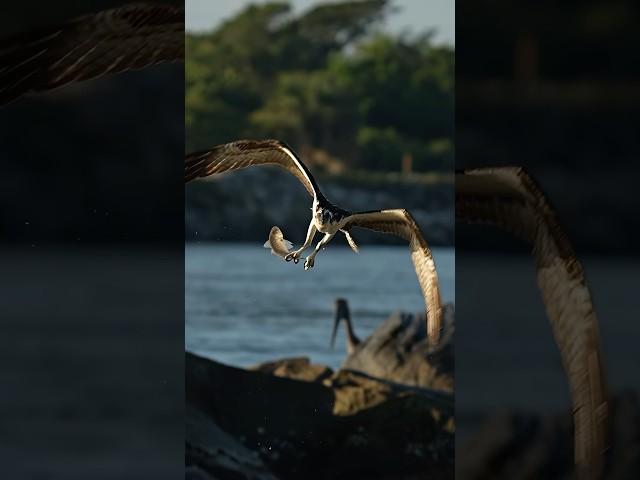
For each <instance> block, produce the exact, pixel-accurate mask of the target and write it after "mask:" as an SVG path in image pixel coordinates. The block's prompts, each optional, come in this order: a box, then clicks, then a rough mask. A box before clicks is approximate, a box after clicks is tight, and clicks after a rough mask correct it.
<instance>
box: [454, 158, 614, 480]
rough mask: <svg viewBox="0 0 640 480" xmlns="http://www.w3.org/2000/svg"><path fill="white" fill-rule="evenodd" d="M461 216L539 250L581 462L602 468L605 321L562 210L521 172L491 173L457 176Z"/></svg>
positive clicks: (541, 275) (542, 283) (541, 278)
mask: <svg viewBox="0 0 640 480" xmlns="http://www.w3.org/2000/svg"><path fill="white" fill-rule="evenodd" d="M456 217H457V218H458V219H459V220H462V221H464V222H469V223H488V224H493V225H497V226H499V227H501V228H503V229H505V230H507V231H510V232H511V233H513V234H515V235H517V236H519V237H521V238H523V239H524V240H527V241H528V242H530V243H531V244H532V245H533V252H534V255H535V258H536V262H537V277H538V286H539V288H540V291H541V293H542V298H543V301H544V304H545V308H546V311H547V315H548V317H549V321H550V322H551V327H552V329H553V334H554V337H555V340H556V343H557V345H558V348H559V349H560V352H561V355H562V361H563V364H564V368H565V370H566V372H567V376H568V378H569V386H570V389H571V398H572V402H573V411H574V423H575V443H576V445H575V459H576V464H577V465H578V466H579V467H583V468H584V469H585V470H586V469H590V470H592V471H593V470H595V471H597V470H599V469H600V468H601V467H602V461H603V457H602V453H603V451H604V449H605V447H606V417H607V398H606V385H605V379H604V371H603V367H602V358H601V350H600V335H599V333H598V321H597V318H596V314H595V312H594V309H593V304H592V301H591V294H590V292H589V288H588V287H587V284H586V280H585V276H584V272H583V270H582V266H581V265H580V263H579V262H578V260H577V258H576V256H575V254H574V252H573V248H572V247H571V244H570V243H569V240H568V238H567V236H566V235H565V233H564V232H563V231H562V229H561V228H560V225H559V223H558V221H557V218H556V214H555V211H554V210H553V208H552V207H551V205H550V204H549V202H548V201H547V199H546V197H545V196H544V194H543V193H542V191H541V190H540V188H539V187H538V185H537V184H536V183H535V181H534V180H533V179H532V178H531V177H530V176H529V175H528V174H527V173H526V172H525V171H524V170H523V169H521V168H511V167H508V168H493V169H492V168H486V169H476V170H468V171H465V172H463V173H459V174H457V175H456Z"/></svg>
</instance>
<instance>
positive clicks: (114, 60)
mask: <svg viewBox="0 0 640 480" xmlns="http://www.w3.org/2000/svg"><path fill="white" fill-rule="evenodd" d="M182 60H184V8H182V7H174V6H170V5H144V4H141V5H131V6H126V7H121V8H116V9H113V10H105V11H102V12H99V13H97V14H93V15H86V16H83V17H79V18H77V19H75V20H71V21H69V22H67V23H65V24H62V25H58V26H56V27H52V28H48V29H44V30H39V31H36V32H30V33H25V34H21V35H18V36H14V37H10V38H8V39H5V40H3V41H1V42H0V104H5V103H8V102H10V101H12V100H15V99H16V98H18V97H20V96H22V95H24V94H26V93H29V92H37V91H44V90H51V89H53V88H56V87H60V86H62V85H65V84H68V83H71V82H79V81H82V80H88V79H91V78H96V77H100V76H102V75H105V74H108V73H116V72H122V71H125V70H135V69H140V68H144V67H146V66H149V65H154V64H157V63H161V62H173V61H182Z"/></svg>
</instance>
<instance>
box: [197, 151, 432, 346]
mask: <svg viewBox="0 0 640 480" xmlns="http://www.w3.org/2000/svg"><path fill="white" fill-rule="evenodd" d="M256 165H277V166H279V167H281V168H284V169H285V170H287V171H288V172H290V173H291V174H293V175H294V176H295V177H296V178H297V179H298V180H299V181H300V182H301V183H302V185H303V186H304V187H305V188H306V190H307V192H309V195H311V197H312V198H313V203H312V206H311V221H310V223H309V228H308V229H307V236H306V240H305V242H304V244H303V245H302V246H301V247H300V248H298V249H297V250H294V251H292V252H290V253H287V254H286V255H285V256H284V258H285V260H287V261H291V260H293V262H294V263H298V261H299V259H300V257H301V255H302V253H303V252H304V250H306V249H307V248H309V246H311V243H312V242H313V239H314V237H315V235H316V233H317V232H320V233H322V234H324V236H323V237H322V239H321V240H320V241H319V242H318V243H317V245H316V247H315V249H314V250H313V252H311V254H310V255H309V256H308V257H307V258H306V259H305V262H304V268H305V270H309V269H310V268H312V267H313V266H314V263H315V258H316V255H318V252H319V251H320V250H321V249H322V248H323V247H324V246H325V245H327V243H329V242H330V241H331V239H332V238H333V237H334V236H335V235H336V234H337V233H338V232H341V233H343V234H344V235H345V236H346V238H347V241H348V242H349V245H350V246H351V248H352V249H353V250H354V251H356V252H357V251H358V247H357V246H356V243H355V241H354V240H353V238H352V237H351V234H350V230H351V229H352V228H353V227H361V228H368V229H370V230H375V231H378V232H383V233H390V234H392V235H396V236H398V237H401V238H403V239H405V240H407V241H408V242H409V247H410V250H411V259H412V261H413V266H414V268H415V271H416V275H417V276H418V281H419V283H420V287H421V289H422V294H423V297H424V300H425V304H426V311H427V331H428V335H429V339H430V341H432V342H433V343H436V342H437V341H438V338H439V336H440V329H441V328H442V316H443V311H442V300H441V298H440V287H439V284H438V274H437V272H436V266H435V263H434V261H433V256H432V254H431V250H430V249H429V246H428V245H427V242H426V241H425V239H424V237H423V236H422V233H421V232H420V228H419V227H418V224H417V223H416V222H415V220H414V219H413V217H412V216H411V214H410V213H409V212H408V211H407V210H403V209H397V210H376V211H369V212H355V213H353V212H349V211H347V210H344V209H342V208H340V207H338V206H336V205H333V204H332V203H331V202H329V201H328V200H327V199H326V198H325V196H324V195H323V194H322V192H321V191H320V188H319V187H318V184H317V183H316V181H315V179H314V178H313V175H311V172H310V171H309V169H308V168H307V167H306V165H305V164H304V163H303V162H302V161H301V160H300V159H299V158H298V156H297V155H296V154H295V153H294V151H293V150H292V149H291V148H290V147H289V146H288V145H287V144H286V143H284V142H280V141H278V140H239V141H236V142H231V143H226V144H223V145H218V146H216V147H213V148H212V149H210V150H205V151H200V152H196V153H191V154H189V155H187V156H186V158H185V183H186V182H190V181H191V180H194V179H196V178H201V177H208V176H210V175H216V174H220V173H223V172H227V171H234V170H240V169H242V168H248V167H252V166H256ZM274 251H276V249H274Z"/></svg>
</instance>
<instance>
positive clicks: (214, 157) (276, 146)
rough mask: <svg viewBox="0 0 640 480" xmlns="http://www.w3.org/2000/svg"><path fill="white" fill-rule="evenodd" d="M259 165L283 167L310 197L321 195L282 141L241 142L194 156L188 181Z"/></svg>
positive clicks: (189, 159)
mask: <svg viewBox="0 0 640 480" xmlns="http://www.w3.org/2000/svg"><path fill="white" fill-rule="evenodd" d="M256 165H277V166H279V167H282V168H284V169H285V170H287V171H288V172H289V173H291V174H293V175H295V177H296V178H297V179H298V180H300V182H301V183H302V184H303V185H304V188H306V189H307V191H308V192H309V195H311V196H312V197H314V198H315V197H316V196H317V195H318V192H319V189H318V185H317V184H316V182H315V179H314V178H313V175H311V172H310V171H309V169H308V168H307V167H306V165H305V164H304V163H302V161H301V160H300V159H299V158H298V156H297V155H296V154H295V153H294V151H293V150H292V149H291V148H290V147H289V146H288V145H287V144H286V143H284V142H280V141H278V140H238V141H236V142H231V143H225V144H223V145H218V146H216V147H213V148H212V149H211V150H205V151H202V152H196V153H191V154H189V155H187V156H186V158H185V167H184V181H185V183H187V182H190V181H191V180H193V179H196V178H200V177H208V176H209V175H216V174H219V173H223V172H232V171H234V170H240V169H243V168H248V167H253V166H256Z"/></svg>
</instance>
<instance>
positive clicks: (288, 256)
mask: <svg viewBox="0 0 640 480" xmlns="http://www.w3.org/2000/svg"><path fill="white" fill-rule="evenodd" d="M291 260H292V258H291V255H287V256H286V257H284V261H285V262H290V261H291Z"/></svg>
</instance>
